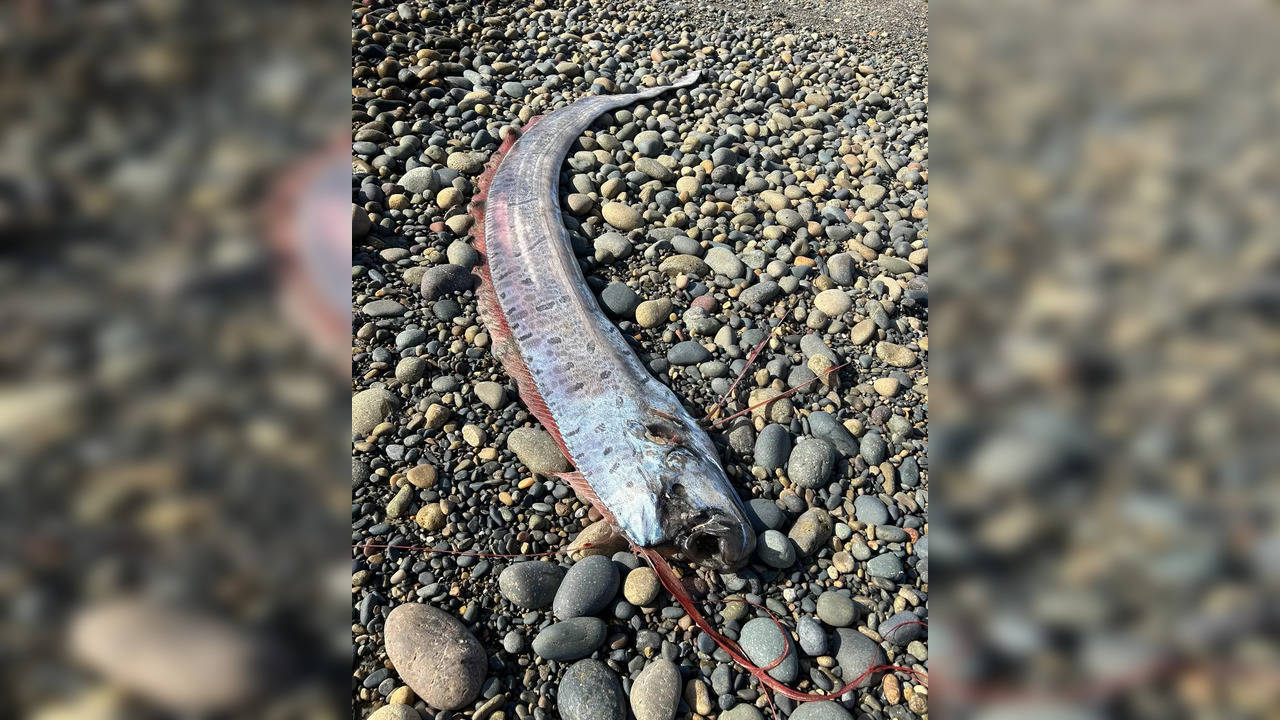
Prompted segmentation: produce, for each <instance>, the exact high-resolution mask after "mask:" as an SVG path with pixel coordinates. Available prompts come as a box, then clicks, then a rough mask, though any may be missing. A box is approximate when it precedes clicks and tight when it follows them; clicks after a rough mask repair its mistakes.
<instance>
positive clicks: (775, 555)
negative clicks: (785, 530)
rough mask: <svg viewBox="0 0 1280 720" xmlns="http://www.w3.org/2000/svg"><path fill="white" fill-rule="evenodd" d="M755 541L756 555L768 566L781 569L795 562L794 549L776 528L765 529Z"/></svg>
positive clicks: (789, 541)
mask: <svg viewBox="0 0 1280 720" xmlns="http://www.w3.org/2000/svg"><path fill="white" fill-rule="evenodd" d="M758 540H759V541H758V542H757V543H756V555H757V556H758V557H759V558H760V560H761V561H762V562H763V563H764V564H766V565H768V566H769V567H773V568H778V569H779V570H783V569H786V568H789V567H791V566H792V565H794V564H795V562H796V549H795V546H793V545H792V544H791V540H790V539H789V538H787V536H786V535H783V534H782V533H780V532H778V531H777V530H765V531H764V532H763V533H761V534H760V536H759V538H758Z"/></svg>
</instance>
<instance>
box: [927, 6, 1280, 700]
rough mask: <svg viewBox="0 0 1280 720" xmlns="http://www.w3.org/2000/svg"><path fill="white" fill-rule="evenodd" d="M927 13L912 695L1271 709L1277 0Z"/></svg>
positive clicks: (1279, 495) (1274, 663) (1278, 294)
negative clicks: (926, 261)
mask: <svg viewBox="0 0 1280 720" xmlns="http://www.w3.org/2000/svg"><path fill="white" fill-rule="evenodd" d="M930 11H931V13H930V53H931V54H930V60H931V66H932V68H933V75H932V77H931V78H930V89H931V91H932V98H931V100H932V102H931V105H930V110H931V114H932V119H933V129H934V130H935V131H936V133H934V134H933V136H932V137H931V140H932V141H933V142H932V143H931V146H932V148H933V153H932V158H931V159H932V161H933V166H932V169H933V171H934V174H933V177H931V178H930V181H931V182H930V187H931V188H932V193H933V194H932V197H931V200H932V202H931V207H930V216H931V224H932V234H931V238H930V240H931V243H930V245H931V249H932V250H933V253H931V258H930V259H931V262H932V267H931V270H932V273H931V275H932V280H933V293H934V298H933V299H932V300H933V301H932V303H931V307H932V308H933V311H934V317H932V318H931V320H933V327H934V328H935V330H934V337H932V338H930V342H931V346H932V347H931V352H930V359H931V361H932V363H933V367H932V368H931V370H932V373H931V374H932V378H931V382H930V387H931V388H932V393H933V397H932V398H931V400H932V401H933V402H932V405H931V408H930V410H931V414H930V420H931V421H932V426H931V428H930V430H931V437H932V438H933V447H932V448H931V451H932V452H931V457H930V460H931V462H930V467H931V469H932V472H933V477H932V481H933V483H932V487H933V488H934V491H935V492H937V493H938V495H937V496H935V497H933V498H931V499H932V500H933V501H934V503H933V505H932V507H933V515H932V517H931V519H930V520H931V529H930V532H931V534H932V535H933V537H934V541H935V545H934V547H935V548H936V549H935V551H934V552H935V555H936V556H937V557H936V563H937V564H936V574H937V577H938V580H937V581H936V582H935V585H934V593H933V597H932V600H933V602H932V604H931V607H932V609H931V612H930V619H931V627H930V640H931V647H930V654H931V658H930V660H931V662H930V671H931V672H930V696H931V698H932V700H933V711H934V712H937V713H942V715H940V716H941V717H972V718H1032V717H1035V718H1043V717H1052V718H1095V717H1161V718H1171V717H1201V718H1211V717H1212V718H1245V717H1259V718H1260V717H1271V718H1274V717H1280V645H1278V644H1277V640H1276V630H1277V626H1278V624H1280V623H1278V620H1280V617H1278V613H1277V610H1278V608H1280V604H1278V603H1277V595H1276V590H1277V585H1278V584H1280V583H1278V582H1277V581H1278V580H1280V533H1278V528H1277V524H1276V514H1277V510H1280V483H1277V482H1276V481H1277V471H1276V467H1277V464H1276V462H1275V461H1276V453H1277V443H1276V441H1275V434H1276V431H1277V428H1280V424H1277V407H1278V406H1280V405H1278V401H1280V375H1278V373H1277V359H1278V358H1277V352H1278V351H1280V336H1278V335H1277V333H1276V325H1275V323H1276V320H1277V319H1278V318H1280V203H1278V198H1280V195H1278V194H1277V190H1280V183H1278V182H1277V180H1278V179H1280V143H1278V138H1277V129H1280V113H1278V109H1280V62H1278V60H1280V58H1278V57H1277V55H1278V53H1277V49H1276V42H1275V40H1276V38H1277V37H1280V35H1278V34H1277V29H1280V28H1278V20H1280V17H1278V15H1277V13H1278V11H1280V5H1277V4H1276V3H1274V2H1241V1H1236V0H1228V1H1225V2H1213V3H1203V2H1134V1H1127V2H1073V3H1063V2H1008V1H1004V0H994V1H992V0H983V1H982V2H977V1H976V0H972V1H971V0H938V1H937V2H932V3H930Z"/></svg>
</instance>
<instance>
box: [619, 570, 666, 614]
mask: <svg viewBox="0 0 1280 720" xmlns="http://www.w3.org/2000/svg"><path fill="white" fill-rule="evenodd" d="M661 588H662V584H661V583H659V582H658V574H657V573H655V572H654V571H653V569H652V568H648V567H638V568H636V569H635V570H632V571H631V572H629V573H627V580H626V582H624V583H623V584H622V596H623V597H625V598H626V599H627V602H629V603H631V604H632V605H636V606H638V607H645V606H647V605H651V604H652V603H653V601H654V600H655V599H656V598H657V597H658V591H659V590H660V589H661Z"/></svg>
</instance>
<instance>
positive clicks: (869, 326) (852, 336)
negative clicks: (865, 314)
mask: <svg viewBox="0 0 1280 720" xmlns="http://www.w3.org/2000/svg"><path fill="white" fill-rule="evenodd" d="M875 334H876V322H875V321H874V320H872V319H871V318H867V319H866V320H861V321H859V322H858V324H857V325H854V326H853V329H852V330H850V331H849V340H850V341H852V342H853V344H854V345H865V344H866V343H867V341H868V340H870V339H871V338H872V336H874V335H875Z"/></svg>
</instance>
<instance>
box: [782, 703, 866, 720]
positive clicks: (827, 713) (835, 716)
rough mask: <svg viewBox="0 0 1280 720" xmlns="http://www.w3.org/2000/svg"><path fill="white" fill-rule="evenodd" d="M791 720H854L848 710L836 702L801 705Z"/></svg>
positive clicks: (792, 714) (793, 713) (797, 707)
mask: <svg viewBox="0 0 1280 720" xmlns="http://www.w3.org/2000/svg"><path fill="white" fill-rule="evenodd" d="M791 720H853V716H852V715H850V714H849V711H848V710H845V709H844V708H843V707H840V705H839V704H838V703H836V701H834V700H823V701H821V702H807V703H800V704H799V705H797V706H796V709H795V710H794V711H793V712H792V713H791Z"/></svg>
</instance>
